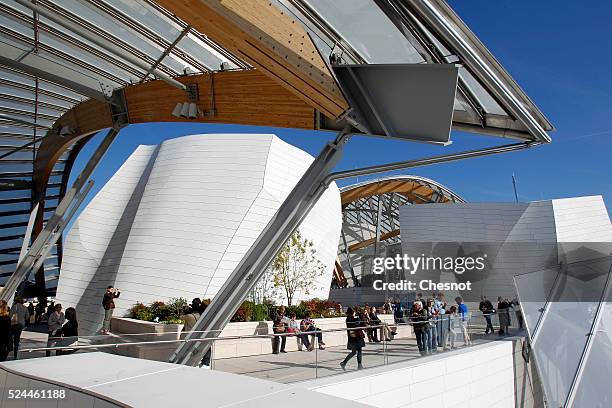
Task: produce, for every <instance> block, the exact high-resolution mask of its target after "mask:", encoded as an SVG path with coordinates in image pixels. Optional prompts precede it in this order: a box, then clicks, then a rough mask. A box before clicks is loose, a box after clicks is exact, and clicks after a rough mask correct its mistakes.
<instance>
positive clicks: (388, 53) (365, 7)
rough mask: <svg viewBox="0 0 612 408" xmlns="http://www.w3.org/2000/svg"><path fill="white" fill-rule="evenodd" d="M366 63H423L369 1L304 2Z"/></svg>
mask: <svg viewBox="0 0 612 408" xmlns="http://www.w3.org/2000/svg"><path fill="white" fill-rule="evenodd" d="M306 2H307V3H308V5H310V6H311V7H312V8H313V9H314V10H315V11H316V12H317V13H319V14H320V15H321V17H322V18H323V19H325V21H327V23H328V24H329V25H330V26H332V27H333V28H334V29H335V30H336V31H337V32H338V33H340V35H342V37H343V38H344V39H345V40H346V41H347V42H348V43H349V44H351V45H352V46H353V48H355V50H357V51H358V52H359V53H360V54H361V56H362V57H363V58H365V59H366V61H367V62H368V63H372V64H374V63H378V64H383V63H422V62H425V60H424V59H423V57H422V56H421V55H420V54H419V53H418V52H417V50H416V49H415V48H414V47H413V46H412V44H410V42H409V41H408V40H407V39H406V38H405V37H404V36H403V35H402V33H400V31H399V30H398V29H397V28H396V27H395V26H394V25H393V24H392V23H391V22H390V21H389V20H388V19H387V17H386V16H385V15H384V13H383V12H382V11H381V10H380V9H379V8H378V7H377V6H376V4H375V3H374V2H373V1H371V0H335V1H328V0H306Z"/></svg>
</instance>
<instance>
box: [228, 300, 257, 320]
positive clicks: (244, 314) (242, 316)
mask: <svg viewBox="0 0 612 408" xmlns="http://www.w3.org/2000/svg"><path fill="white" fill-rule="evenodd" d="M252 306H253V302H249V301H245V302H242V304H241V305H240V307H239V308H238V310H236V313H234V316H232V318H231V320H230V322H248V321H250V319H251V309H252Z"/></svg>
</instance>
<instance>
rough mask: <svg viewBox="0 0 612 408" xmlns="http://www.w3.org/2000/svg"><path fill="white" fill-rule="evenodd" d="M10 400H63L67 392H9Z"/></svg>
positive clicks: (30, 390) (32, 390)
mask: <svg viewBox="0 0 612 408" xmlns="http://www.w3.org/2000/svg"><path fill="white" fill-rule="evenodd" d="M7 397H8V399H61V398H66V390H34V389H29V390H8V395H7Z"/></svg>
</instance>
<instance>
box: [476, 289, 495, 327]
mask: <svg viewBox="0 0 612 408" xmlns="http://www.w3.org/2000/svg"><path fill="white" fill-rule="evenodd" d="M478 309H479V310H480V311H481V312H482V315H483V316H484V318H485V321H486V322H487V328H486V329H485V334H489V331H490V332H491V333H495V329H494V328H493V323H491V315H492V314H493V313H495V309H494V308H493V304H492V303H491V301H490V300H489V299H487V297H486V296H484V295H483V296H481V297H480V305H478Z"/></svg>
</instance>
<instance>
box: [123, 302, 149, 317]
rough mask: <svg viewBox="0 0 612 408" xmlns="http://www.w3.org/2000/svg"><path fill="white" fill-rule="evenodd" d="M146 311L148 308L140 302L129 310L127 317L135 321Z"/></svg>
mask: <svg viewBox="0 0 612 408" xmlns="http://www.w3.org/2000/svg"><path fill="white" fill-rule="evenodd" d="M146 309H147V306H145V305H144V304H143V303H140V302H138V303H136V304H135V305H134V306H132V307H131V308H130V309H129V310H128V312H127V315H126V316H127V317H131V318H133V319H138V317H137V316H138V314H139V313H142V311H143V310H146Z"/></svg>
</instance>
